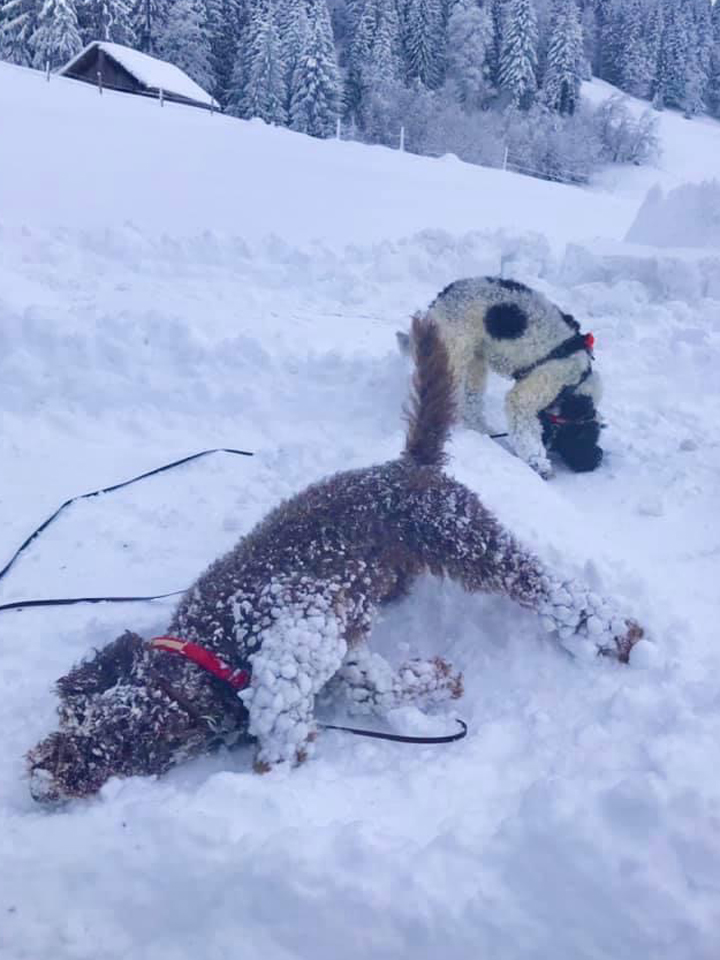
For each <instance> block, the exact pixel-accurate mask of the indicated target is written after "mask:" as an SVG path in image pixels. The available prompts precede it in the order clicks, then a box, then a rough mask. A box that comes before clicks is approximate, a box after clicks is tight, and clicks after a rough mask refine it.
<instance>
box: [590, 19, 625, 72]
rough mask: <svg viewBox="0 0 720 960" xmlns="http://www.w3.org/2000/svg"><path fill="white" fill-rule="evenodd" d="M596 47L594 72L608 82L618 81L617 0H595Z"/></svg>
mask: <svg viewBox="0 0 720 960" xmlns="http://www.w3.org/2000/svg"><path fill="white" fill-rule="evenodd" d="M593 9H594V13H595V28H596V34H595V36H596V47H595V57H594V60H593V73H594V74H595V76H597V77H602V79H603V80H607V81H608V83H617V82H618V77H619V69H618V60H619V52H620V51H619V49H618V30H617V18H618V5H617V2H616V0H594V7H593Z"/></svg>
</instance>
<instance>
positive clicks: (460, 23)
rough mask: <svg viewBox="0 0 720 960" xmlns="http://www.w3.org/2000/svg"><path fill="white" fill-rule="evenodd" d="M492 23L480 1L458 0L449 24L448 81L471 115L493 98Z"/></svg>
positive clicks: (488, 12)
mask: <svg viewBox="0 0 720 960" xmlns="http://www.w3.org/2000/svg"><path fill="white" fill-rule="evenodd" d="M493 44H494V34H493V20H492V15H491V12H490V10H489V8H488V7H487V6H484V7H480V6H478V3H477V0H458V3H457V4H456V5H455V7H454V8H453V11H452V13H451V14H450V19H449V21H448V58H447V79H448V81H450V82H451V83H453V84H454V86H455V90H456V91H457V97H458V100H459V102H460V103H461V104H462V106H463V108H464V109H465V110H467V111H468V112H471V111H474V110H478V109H480V108H482V106H483V105H484V104H485V103H486V102H487V101H488V100H489V99H490V97H492V95H493V94H494V93H495V88H494V86H493V84H492V80H491V65H490V61H491V57H492V49H493Z"/></svg>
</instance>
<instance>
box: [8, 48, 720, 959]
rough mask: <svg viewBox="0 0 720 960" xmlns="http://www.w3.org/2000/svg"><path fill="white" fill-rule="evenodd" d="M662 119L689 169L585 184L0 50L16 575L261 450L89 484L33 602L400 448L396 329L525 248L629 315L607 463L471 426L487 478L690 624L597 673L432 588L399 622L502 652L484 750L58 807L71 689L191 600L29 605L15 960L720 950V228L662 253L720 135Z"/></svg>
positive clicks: (367, 760)
mask: <svg viewBox="0 0 720 960" xmlns="http://www.w3.org/2000/svg"><path fill="white" fill-rule="evenodd" d="M593 87H595V85H593ZM593 95H594V96H598V95H600V93H598V92H597V91H596V90H593ZM662 136H663V140H664V143H665V146H666V151H665V155H664V158H663V160H662V161H661V165H662V168H663V169H661V170H657V171H651V170H647V169H643V170H635V169H634V170H632V171H626V172H624V173H619V172H617V171H614V172H613V173H612V177H611V178H610V175H608V177H606V178H603V180H602V183H601V185H599V186H597V187H595V188H593V189H588V190H580V189H577V188H573V187H563V186H558V185H552V184H547V183H542V182H540V181H535V180H530V179H526V178H523V177H519V176H515V175H513V174H506V173H502V172H501V171H493V170H483V169H480V168H477V167H470V166H467V165H464V164H461V163H459V162H458V161H456V160H454V159H452V158H445V159H441V160H428V159H421V158H418V157H413V156H408V155H404V154H401V153H398V152H394V151H390V150H385V149H381V148H367V147H362V146H360V145H357V144H352V143H337V142H318V141H313V140H310V139H308V138H304V137H301V136H298V135H295V134H292V133H290V132H288V131H284V130H277V129H271V128H267V127H265V126H264V125H263V124H261V123H255V122H251V123H242V122H239V121H235V120H230V119H227V118H223V117H219V116H210V115H209V114H207V113H204V112H201V111H193V110H191V109H188V108H183V107H179V106H175V105H172V104H166V105H165V107H164V108H162V110H161V108H160V107H159V105H158V104H156V103H153V102H150V101H145V100H139V99H134V98H132V97H125V96H122V95H119V94H112V93H107V92H106V93H105V94H104V95H103V97H99V96H98V94H97V91H95V90H94V89H92V88H90V87H85V86H82V85H80V84H77V83H74V82H73V81H69V80H60V79H57V78H54V79H53V80H52V82H51V83H50V84H47V83H46V82H45V80H44V78H43V77H42V75H40V74H37V73H33V72H30V71H25V70H22V69H19V68H15V67H9V66H7V65H5V64H0V384H1V385H2V389H1V391H0V412H1V413H2V428H1V431H0V450H1V451H2V460H1V463H2V470H1V471H0V531H1V535H0V544H1V548H0V566H2V565H3V563H4V561H5V558H6V557H8V556H9V555H10V554H11V553H12V551H13V550H14V549H15V547H16V546H17V544H18V543H19V542H20V541H21V540H22V539H23V538H24V536H25V535H26V534H27V533H28V532H29V531H30V530H31V529H32V528H33V527H34V526H35V525H36V523H38V522H39V521H40V520H41V519H43V518H44V517H45V516H46V515H47V514H48V513H49V512H50V511H51V510H52V509H54V508H55V506H57V504H58V503H60V502H61V501H63V500H64V499H66V498H67V497H69V496H71V495H73V494H76V493H81V492H84V491H85V490H89V489H94V488H96V487H100V486H104V485H106V484H109V483H113V482H116V481H119V480H122V479H125V478H126V477H128V476H130V475H132V474H135V473H138V472H141V471H143V470H146V469H149V468H151V467H153V466H155V465H157V464H160V463H162V462H165V461H167V460H170V459H174V458H175V457H180V456H183V455H185V454H187V453H192V452H194V451H196V450H199V449H202V448H206V447H212V446H231V447H242V448H245V449H249V450H254V451H255V453H256V456H255V457H254V458H252V459H240V458H235V457H230V456H226V455H217V456H215V457H212V458H208V459H205V460H201V461H198V462H196V463H194V464H192V465H189V466H187V467H185V468H183V469H181V470H179V471H175V472H173V473H170V474H165V475H162V476H160V477H156V478H153V479H150V480H148V481H146V482H144V483H143V484H140V485H137V486H133V487H131V488H129V489H128V490H124V491H121V492H118V493H115V494H112V495H109V496H107V497H101V498H96V499H94V500H90V501H85V502H83V503H82V504H78V505H76V506H74V507H73V508H71V509H70V510H69V511H67V512H66V513H65V515H64V516H63V518H62V519H61V520H60V521H59V522H58V523H57V524H56V525H55V526H53V527H52V528H51V529H50V530H49V531H48V532H47V533H46V534H45V535H44V536H43V537H42V538H41V539H40V540H39V541H38V542H37V543H36V544H34V545H33V546H32V547H31V549H30V550H29V551H28V553H27V554H26V555H25V557H24V559H23V560H22V561H21V562H20V563H19V564H18V565H17V566H16V567H15V568H14V570H13V571H12V572H11V574H10V575H9V576H8V577H7V578H6V579H5V580H4V581H3V582H2V584H0V602H7V601H9V600H13V599H21V598H28V597H43V596H63V595H66V596H67V595H76V594H80V593H83V594H94V593H99V594H103V593H114V594H119V593H124V594H127V593H135V592H140V593H145V592H164V591H168V590H175V589H179V588H181V587H183V586H185V585H186V584H188V583H189V582H191V581H192V580H193V579H194V577H195V576H196V575H197V574H198V573H199V572H200V571H201V570H202V568H203V567H204V566H205V565H206V564H207V563H208V561H210V560H211V559H213V558H214V557H216V556H217V555H218V554H219V553H221V552H222V551H224V550H226V549H227V548H228V547H229V546H230V545H232V544H233V543H234V542H235V540H236V539H237V538H238V537H239V536H240V535H241V534H242V533H243V532H245V531H247V530H248V529H249V527H250V526H251V525H252V524H253V523H254V522H255V521H256V520H257V519H258V518H260V517H261V516H262V515H263V514H264V513H265V512H266V510H267V509H268V508H269V507H271V506H272V505H274V504H276V503H277V502H278V500H280V499H281V498H282V497H284V496H287V495H288V494H291V493H293V492H294V491H296V490H298V489H301V488H302V487H303V486H304V485H305V484H307V483H308V482H309V481H311V480H315V479H317V478H319V477H321V476H323V475H325V474H327V473H328V472H331V471H333V470H336V469H344V468H346V467H350V466H362V465H366V464H368V463H371V462H374V461H380V460H383V459H386V458H389V457H391V456H394V455H395V454H396V453H397V452H398V451H399V449H400V447H401V444H402V435H403V426H402V420H401V408H402V404H403V401H404V396H405V390H406V375H407V371H406V369H405V365H404V362H403V361H402V360H401V358H400V357H399V356H398V355H397V354H396V351H395V340H394V331H395V330H396V329H397V328H398V327H403V326H404V325H405V324H406V323H407V317H408V316H409V314H410V313H411V312H412V311H413V310H414V309H416V308H418V307H420V306H423V305H424V304H425V303H427V302H428V301H429V299H430V298H431V297H432V296H433V295H434V293H436V292H437V290H439V289H440V288H441V287H442V286H443V285H444V284H445V283H447V282H448V281H450V280H452V279H455V278H457V277H459V276H463V275H469V274H473V273H484V272H499V271H500V270H503V271H504V274H505V275H506V276H511V277H516V278H518V279H521V280H524V281H526V282H529V283H531V284H534V285H535V286H537V287H538V288H539V289H541V290H542V291H543V292H545V293H547V294H548V295H550V296H551V297H552V298H554V299H555V300H557V302H558V303H560V304H561V305H562V306H563V307H564V308H565V309H567V310H570V311H572V312H573V313H574V314H575V315H576V316H577V317H578V318H579V319H581V321H582V322H583V325H584V327H585V329H589V330H592V331H593V332H594V334H595V337H596V341H597V358H598V369H599V370H600V371H601V373H602V375H603V378H604V381H605V384H606V398H605V400H604V402H603V405H602V412H603V414H604V416H605V418H606V419H607V421H608V428H607V429H606V430H605V432H604V438H603V443H604V446H605V448H606V462H605V464H604V465H603V467H602V468H601V469H600V470H599V471H598V472H596V473H594V474H591V475H589V476H577V475H569V474H567V473H563V472H559V473H558V476H557V477H556V478H555V479H554V480H552V481H551V482H549V483H545V482H543V481H542V480H540V479H539V478H538V477H537V476H536V475H535V474H533V473H531V472H530V471H529V469H528V468H527V467H526V466H524V465H523V464H522V463H521V462H520V461H518V460H517V459H515V458H514V457H513V456H512V455H511V454H510V453H509V452H508V451H507V450H506V449H505V448H504V447H503V446H502V445H501V444H499V443H494V442H492V441H491V440H489V439H488V438H486V437H481V436H478V435H475V434H472V433H469V432H467V431H464V430H458V431H457V434H456V436H455V439H454V442H453V445H452V453H453V460H452V463H451V465H450V468H449V469H450V470H451V472H452V473H453V474H455V475H456V476H458V477H459V478H460V479H462V480H463V481H464V482H466V483H468V484H469V485H470V486H472V487H473V488H474V489H476V490H477V491H478V493H479V494H480V495H481V497H483V498H484V500H485V501H486V502H487V503H488V505H490V506H492V508H493V509H494V510H495V511H496V512H497V514H498V515H499V516H500V517H501V518H502V520H503V521H504V522H505V523H506V524H507V525H508V526H510V527H511V528H512V529H513V530H514V531H515V532H516V534H517V535H518V536H519V537H521V538H523V539H525V540H526V541H527V542H529V543H530V544H531V545H532V546H533V547H534V548H535V549H536V550H538V551H539V552H541V553H542V554H543V556H545V557H547V558H549V559H550V560H551V561H552V562H555V563H557V564H559V565H562V566H563V568H564V569H567V570H580V569H584V572H585V575H587V576H589V577H591V578H592V579H593V580H594V581H595V582H597V583H598V584H600V585H601V587H602V589H603V590H604V591H606V592H607V593H609V594H612V595H613V596H615V597H617V598H618V599H620V600H621V601H623V603H624V604H625V605H626V606H627V608H628V610H630V611H632V612H634V613H636V614H637V615H638V616H639V617H640V618H641V619H642V620H643V622H645V623H646V624H647V625H648V626H649V627H650V629H651V633H652V636H653V639H654V641H655V647H654V651H655V653H654V656H653V657H650V658H646V659H645V661H644V662H643V663H642V664H636V665H635V666H631V667H630V668H622V667H618V666H613V665H612V664H608V663H605V662H602V663H600V662H597V663H595V662H591V663H590V664H588V663H587V662H584V663H578V662H575V661H572V660H570V659H569V658H568V657H567V655H565V654H563V653H562V651H560V650H559V649H558V648H557V647H555V646H554V645H553V644H551V643H549V642H548V641H547V640H546V639H545V638H544V635H543V632H542V630H541V629H540V627H539V624H538V623H537V622H536V620H535V618H534V617H533V616H531V615H528V614H526V613H523V612H520V611H518V610H517V609H515V608H514V607H513V606H512V605H511V604H509V603H508V602H507V601H504V600H502V599H498V598H477V597H467V596H464V595H463V594H462V593H461V592H459V591H458V590H457V589H456V588H454V587H453V586H451V585H449V584H443V583H438V582H434V581H431V580H427V581H425V582H423V583H422V584H421V585H420V587H419V589H418V590H417V591H416V592H415V594H414V595H413V596H412V598H410V599H408V600H406V601H403V603H402V604H401V605H399V606H398V607H397V608H396V609H394V610H392V611H391V612H390V613H389V614H388V616H387V618H386V620H385V621H384V622H383V623H382V624H379V625H378V628H377V631H376V636H375V642H376V645H377V648H378V649H380V650H382V651H383V652H384V653H385V654H386V655H387V656H388V657H389V658H391V659H396V660H397V659H401V658H405V657H406V656H407V655H408V653H410V654H415V653H420V654H423V655H425V654H431V653H435V652H441V653H442V654H443V655H445V656H447V657H448V658H449V659H451V660H452V661H453V662H454V663H455V664H457V665H458V666H460V667H462V668H463V669H464V671H465V677H466V695H465V697H464V699H463V700H462V701H460V702H459V704H457V705H456V710H457V715H459V716H462V717H463V718H464V719H465V720H466V721H467V722H468V724H469V726H470V733H469V735H468V737H467V739H465V740H464V741H462V742H460V743H458V744H453V745H451V746H444V747H412V746H407V745H393V744H390V743H378V742H374V741H367V740H358V739H354V738H350V737H345V736H343V735H342V734H339V733H332V734H330V733H326V734H324V735H323V736H322V738H321V741H320V743H319V746H318V756H317V759H315V760H313V761H312V762H311V763H308V764H306V765H305V766H304V767H302V768H300V769H297V770H294V771H289V772H287V771H276V772H273V773H272V774H270V775H268V776H266V777H258V776H256V775H254V774H252V773H251V772H250V752H249V751H247V750H239V751H237V752H234V753H224V754H220V755H217V756H215V757H212V758H207V759H205V760H202V761H198V762H195V763H193V764H189V765H187V766H186V767H184V768H181V769H178V770H176V771H175V772H173V773H172V774H171V775H169V776H167V777H165V778H163V779H161V780H158V781H153V780H149V779H134V780H128V781H124V782H113V783H111V784H110V785H109V786H108V787H107V788H106V789H105V790H104V791H103V793H102V795H101V796H100V798H98V799H97V800H95V801H91V802H84V803H76V804H73V805H70V806H69V807H67V808H65V809H63V810H61V811H53V812H48V811H46V810H44V809H41V808H39V807H37V806H36V805H35V804H34V803H33V801H32V800H31V799H30V797H29V794H28V791H27V783H26V782H25V780H24V767H23V754H24V752H25V750H26V749H27V748H28V747H30V746H31V745H33V744H34V743H35V742H36V741H37V740H38V739H39V738H40V737H41V736H43V735H44V734H45V733H46V732H47V731H48V730H49V729H50V728H51V727H52V725H53V722H54V711H55V705H56V701H55V698H54V695H53V693H52V689H51V686H52V682H53V681H54V679H55V678H56V677H57V676H59V675H60V674H62V673H64V672H65V671H66V670H67V668H68V667H69V666H70V664H72V663H73V662H74V661H76V660H77V659H78V658H79V657H81V656H82V655H83V654H84V653H86V652H88V651H90V650H91V649H92V648H93V647H95V646H99V645H101V644H103V643H105V642H107V641H108V640H110V639H112V638H113V637H115V636H116V635H117V634H118V633H119V632H120V631H121V630H122V629H124V628H125V627H132V628H134V629H136V630H138V631H140V632H143V633H145V634H147V635H152V634H154V633H158V632H160V631H161V630H162V628H163V627H164V626H165V623H166V621H167V618H168V615H169V612H170V610H171V604H170V602H157V603H152V604H144V605H133V606H130V605H128V606H96V607H72V608H67V609H59V610H54V611H51V612H47V611H30V610H28V611H25V612H5V613H0V957H2V960H21V958H22V960H65V958H67V960H71V958H72V960H105V958H108V960H119V958H132V960H190V958H193V960H200V958H202V960H221V958H222V960H226V958H228V957H238V956H241V957H248V958H255V957H262V958H263V960H290V958H301V960H311V958H312V960H316V958H318V960H337V958H338V957H347V958H363V960H368V958H372V960H384V958H388V960H389V958H393V960H397V958H413V960H439V958H447V960H475V958H480V957H483V958H484V957H488V958H493V960H515V958H518V960H526V958H533V960H548V958H551V957H552V958H558V960H566V958H567V960H591V958H592V960H596V958H603V960H605V958H607V960H624V958H628V960H630V958H632V960H639V958H646V957H647V958H653V960H655V958H667V960H706V958H707V960H711V958H716V957H717V955H718V931H719V930H720V765H719V764H718V763H717V758H716V754H717V749H718V744H719V743H720V686H719V684H718V679H717V678H718V676H719V675H720V644H719V642H718V641H719V640H720V637H719V636H718V621H719V614H720V605H719V603H718V594H717V583H718V563H720V528H719V527H718V522H717V516H718V510H717V501H718V496H719V495H720V438H719V437H718V423H720V381H718V378H717V370H718V364H719V363H720V249H718V248H714V249H713V248H712V247H709V246H706V247H705V248H699V249H698V248H695V249H692V250H690V249H684V250H683V249H678V250H673V249H672V248H668V247H665V246H664V247H663V248H662V249H659V248H654V247H652V246H647V245H646V246H635V245H630V244H627V243H623V238H624V237H625V235H626V233H627V231H628V230H629V228H630V227H631V225H632V223H633V220H634V218H635V214H636V212H637V210H638V208H639V207H640V204H641V202H642V200H643V197H644V195H645V192H646V190H647V188H648V187H650V186H651V185H652V184H653V182H654V181H655V180H658V181H659V182H660V183H661V185H662V187H663V188H664V189H667V188H671V187H674V186H677V185H678V184H680V183H683V182H684V181H692V182H699V181H701V180H703V179H706V178H708V177H710V176H712V175H713V173H717V164H718V160H717V158H718V156H720V125H718V124H716V123H712V122H710V121H706V120H697V121H693V122H692V123H688V122H687V121H683V120H682V118H680V117H678V116H677V115H674V114H669V113H666V114H664V115H663V117H662ZM610 179H612V183H613V189H612V191H611V192H610V191H608V187H607V184H608V183H609V182H610ZM657 215H658V216H660V214H659V213H658V214H657ZM665 232H666V231H665ZM650 239H651V238H650ZM644 242H645V243H647V242H648V238H645V240H644ZM502 389H503V387H502V384H498V383H494V384H493V394H492V398H491V410H492V412H493V416H494V421H495V423H496V425H497V427H498V429H501V428H502V407H501V393H502ZM332 716H333V717H334V718H337V719H340V718H342V714H341V713H339V712H337V713H335V714H333V715H332ZM453 716H455V710H454V709H447V710H444V711H443V712H441V713H440V714H439V715H435V716H432V717H424V716H423V715H422V714H421V713H420V711H418V710H415V709H407V710H404V711H401V712H399V713H398V714H397V715H394V716H392V717H389V718H387V723H388V726H389V727H391V728H392V729H396V730H398V729H401V730H403V731H410V732H413V731H430V732H444V731H446V730H447V729H449V728H450V727H451V726H452V723H451V720H452V718H453ZM378 722H380V721H378Z"/></svg>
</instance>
